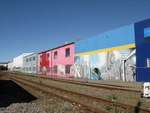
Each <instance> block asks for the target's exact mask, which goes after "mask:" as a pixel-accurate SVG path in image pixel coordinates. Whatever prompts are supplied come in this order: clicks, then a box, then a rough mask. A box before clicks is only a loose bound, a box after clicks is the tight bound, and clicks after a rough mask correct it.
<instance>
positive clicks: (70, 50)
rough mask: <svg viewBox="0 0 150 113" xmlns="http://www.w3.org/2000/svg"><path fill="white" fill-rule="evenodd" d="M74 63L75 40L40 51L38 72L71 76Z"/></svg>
mask: <svg viewBox="0 0 150 113" xmlns="http://www.w3.org/2000/svg"><path fill="white" fill-rule="evenodd" d="M73 65H74V42H71V43H64V44H63V45H62V46H59V47H56V48H52V49H50V50H47V51H43V52H40V53H38V74H43V75H49V76H62V77H71V76H73V73H71V68H72V67H73Z"/></svg>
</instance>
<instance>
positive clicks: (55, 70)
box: [54, 65, 57, 73]
mask: <svg viewBox="0 0 150 113" xmlns="http://www.w3.org/2000/svg"><path fill="white" fill-rule="evenodd" d="M54 73H57V65H55V66H54Z"/></svg>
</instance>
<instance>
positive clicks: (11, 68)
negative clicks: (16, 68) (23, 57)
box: [8, 61, 13, 71]
mask: <svg viewBox="0 0 150 113" xmlns="http://www.w3.org/2000/svg"><path fill="white" fill-rule="evenodd" d="M8 70H9V71H13V61H12V62H9V63H8Z"/></svg>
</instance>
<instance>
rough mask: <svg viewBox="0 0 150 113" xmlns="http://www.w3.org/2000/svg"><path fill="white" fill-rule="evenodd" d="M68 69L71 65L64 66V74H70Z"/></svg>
mask: <svg viewBox="0 0 150 113" xmlns="http://www.w3.org/2000/svg"><path fill="white" fill-rule="evenodd" d="M70 67H71V65H66V66H65V73H66V74H70Z"/></svg>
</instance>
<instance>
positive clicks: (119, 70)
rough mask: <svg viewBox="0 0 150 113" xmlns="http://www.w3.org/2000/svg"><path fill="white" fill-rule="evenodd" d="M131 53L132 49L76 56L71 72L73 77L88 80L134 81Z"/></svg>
mask: <svg viewBox="0 0 150 113" xmlns="http://www.w3.org/2000/svg"><path fill="white" fill-rule="evenodd" d="M133 51H135V49H134V48H133V49H124V50H115V51H109V52H102V53H97V54H90V55H84V56H76V57H75V63H74V71H72V72H73V73H74V76H75V77H83V78H88V79H97V80H101V79H104V80H124V81H135V65H136V58H135V53H133ZM131 54H132V55H131Z"/></svg>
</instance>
